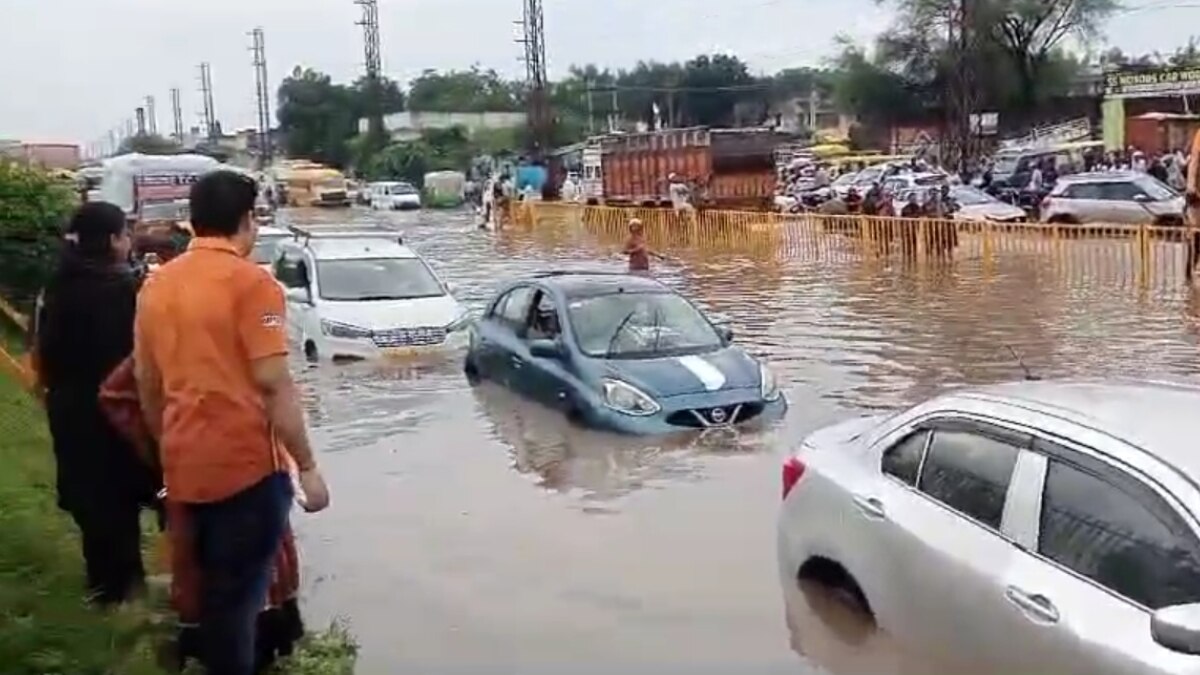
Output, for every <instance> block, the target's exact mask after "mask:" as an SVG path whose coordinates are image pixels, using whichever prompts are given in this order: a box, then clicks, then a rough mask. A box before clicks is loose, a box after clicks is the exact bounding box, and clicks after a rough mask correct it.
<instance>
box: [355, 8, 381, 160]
mask: <svg viewBox="0 0 1200 675" xmlns="http://www.w3.org/2000/svg"><path fill="white" fill-rule="evenodd" d="M354 4H356V5H358V6H359V7H362V19H361V20H360V21H358V25H359V26H362V29H363V65H364V67H365V69H366V75H367V82H366V84H367V143H368V145H369V146H374V148H375V149H379V148H381V147H382V146H383V145H384V144H386V142H387V132H386V131H385V130H384V128H383V100H382V98H383V91H382V83H381V82H380V77H381V75H382V73H383V58H382V56H381V54H380V51H381V50H380V42H379V0H354ZM356 122H357V120H356Z"/></svg>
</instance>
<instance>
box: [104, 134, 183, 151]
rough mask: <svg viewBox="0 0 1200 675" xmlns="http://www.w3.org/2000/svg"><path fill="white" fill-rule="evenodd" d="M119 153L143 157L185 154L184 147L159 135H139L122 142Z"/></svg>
mask: <svg viewBox="0 0 1200 675" xmlns="http://www.w3.org/2000/svg"><path fill="white" fill-rule="evenodd" d="M117 152H118V153H120V154H124V153H128V152H140V153H142V154H143V155H175V154H178V153H180V152H183V146H181V145H180V144H179V143H177V142H176V141H175V140H173V139H170V138H163V137H162V136H159V135H157V134H138V135H136V136H130V137H129V138H126V139H125V140H124V141H122V142H121V147H120V148H119V149H118V150H117Z"/></svg>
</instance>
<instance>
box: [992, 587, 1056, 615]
mask: <svg viewBox="0 0 1200 675" xmlns="http://www.w3.org/2000/svg"><path fill="white" fill-rule="evenodd" d="M1004 597H1005V598H1007V599H1008V601H1009V602H1011V603H1012V604H1014V605H1016V606H1017V609H1020V610H1021V611H1022V612H1023V613H1024V614H1025V616H1028V617H1029V618H1031V619H1033V620H1034V621H1035V622H1037V623H1058V619H1059V615H1058V608H1057V607H1055V606H1054V603H1053V602H1050V598H1047V597H1046V596H1044V595H1042V594H1040V593H1030V592H1028V591H1025V590H1022V589H1020V588H1017V587H1016V586H1009V587H1008V588H1006V589H1004Z"/></svg>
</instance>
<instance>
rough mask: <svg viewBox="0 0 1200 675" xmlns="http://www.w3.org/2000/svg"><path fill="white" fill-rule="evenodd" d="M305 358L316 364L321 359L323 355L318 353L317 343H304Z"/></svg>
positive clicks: (306, 341) (307, 341)
mask: <svg viewBox="0 0 1200 675" xmlns="http://www.w3.org/2000/svg"><path fill="white" fill-rule="evenodd" d="M304 358H305V360H307V361H308V362H309V363H316V362H317V361H318V360H319V359H320V358H321V355H320V354H319V353H317V343H315V342H313V341H312V340H305V341H304Z"/></svg>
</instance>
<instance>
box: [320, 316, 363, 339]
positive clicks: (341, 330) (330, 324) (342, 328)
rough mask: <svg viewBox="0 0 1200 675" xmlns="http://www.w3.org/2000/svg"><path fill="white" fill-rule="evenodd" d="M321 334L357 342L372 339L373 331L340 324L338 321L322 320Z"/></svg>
mask: <svg viewBox="0 0 1200 675" xmlns="http://www.w3.org/2000/svg"><path fill="white" fill-rule="evenodd" d="M321 332H322V333H324V334H326V335H328V336H329V337H335V338H346V339H350V340H357V339H362V338H369V337H371V331H369V330H367V329H366V328H359V327H358V326H351V325H350V324H348V323H340V322H338V321H330V320H329V319H321Z"/></svg>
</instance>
